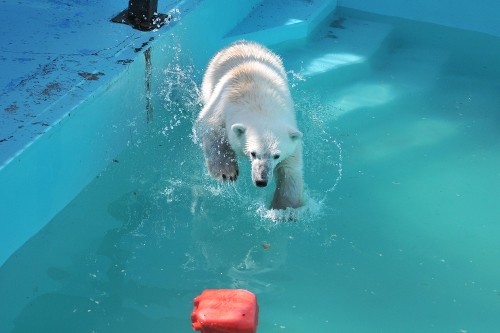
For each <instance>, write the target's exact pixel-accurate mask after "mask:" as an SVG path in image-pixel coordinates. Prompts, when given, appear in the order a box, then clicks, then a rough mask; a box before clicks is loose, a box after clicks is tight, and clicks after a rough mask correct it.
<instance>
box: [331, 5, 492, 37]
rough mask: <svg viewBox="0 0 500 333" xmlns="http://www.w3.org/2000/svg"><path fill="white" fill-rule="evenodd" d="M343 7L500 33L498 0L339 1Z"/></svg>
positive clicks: (489, 32)
mask: <svg viewBox="0 0 500 333" xmlns="http://www.w3.org/2000/svg"><path fill="white" fill-rule="evenodd" d="M338 4H339V6H342V7H348V8H352V9H358V10H362V11H366V12H371V13H376V14H382V15H388V16H396V17H401V18H405V19H410V20H415V21H421V22H428V23H436V24H440V25H444V26H449V27H453V28H459V29H464V30H472V31H476V32H482V33H487V34H490V35H494V36H500V16H499V15H498V13H499V12H500V2H498V1H496V0H480V1H464V0H460V1H456V0H442V1H434V0H421V1H403V0H384V1H366V0H339V3H338Z"/></svg>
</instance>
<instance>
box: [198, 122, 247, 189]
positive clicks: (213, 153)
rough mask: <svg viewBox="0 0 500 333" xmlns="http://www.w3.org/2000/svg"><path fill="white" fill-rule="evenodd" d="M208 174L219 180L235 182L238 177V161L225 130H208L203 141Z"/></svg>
mask: <svg viewBox="0 0 500 333" xmlns="http://www.w3.org/2000/svg"><path fill="white" fill-rule="evenodd" d="M202 145H203V153H204V155H205V162H206V165H207V168H208V172H209V173H210V175H211V176H212V177H214V178H215V179H218V180H231V181H234V180H236V178H237V177H238V161H237V157H236V154H235V152H234V151H233V149H231V146H230V145H229V141H228V140H227V136H226V134H225V131H224V130H223V129H210V130H207V131H206V132H205V133H204V135H203V139H202Z"/></svg>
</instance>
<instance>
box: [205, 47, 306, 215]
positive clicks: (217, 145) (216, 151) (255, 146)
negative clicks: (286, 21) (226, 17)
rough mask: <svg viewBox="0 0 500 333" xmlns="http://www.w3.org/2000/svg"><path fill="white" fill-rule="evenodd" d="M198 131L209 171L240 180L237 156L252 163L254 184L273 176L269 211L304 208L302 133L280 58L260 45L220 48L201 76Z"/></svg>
mask: <svg viewBox="0 0 500 333" xmlns="http://www.w3.org/2000/svg"><path fill="white" fill-rule="evenodd" d="M201 93H202V102H203V108H202V110H201V112H200V114H199V116H198V118H197V121H196V128H197V132H198V133H200V134H199V136H200V138H201V144H202V147H203V152H204V156H205V162H206V165H207V168H208V171H209V173H210V175H211V176H212V177H214V178H215V179H219V180H222V181H234V180H236V178H237V177H238V172H239V171H238V162H237V155H240V156H246V157H247V158H248V159H249V160H250V161H251V164H252V181H253V183H254V185H256V186H258V187H265V186H267V184H268V183H269V182H270V180H271V179H272V177H273V174H274V178H275V183H276V190H275V192H274V196H273V199H272V203H271V208H272V209H286V208H288V207H291V208H297V207H300V206H303V204H304V202H303V201H304V199H303V193H302V192H303V177H302V164H303V163H302V133H301V132H300V131H299V130H298V128H297V123H296V118H295V112H294V104H293V101H292V97H291V94H290V90H289V88H288V83H287V77H286V72H285V69H284V68H283V65H282V62H281V59H280V58H279V57H278V56H277V55H276V54H274V53H272V52H271V51H270V50H268V49H267V48H265V47H264V46H262V45H260V44H257V43H254V42H249V41H238V42H236V43H234V44H231V45H230V46H228V47H226V48H224V49H222V50H220V51H219V52H218V53H217V54H216V55H215V56H214V57H213V59H212V60H211V61H210V62H209V64H208V67H207V69H206V72H205V75H204V77H203V82H202V87H201Z"/></svg>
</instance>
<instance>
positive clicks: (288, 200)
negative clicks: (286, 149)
mask: <svg viewBox="0 0 500 333" xmlns="http://www.w3.org/2000/svg"><path fill="white" fill-rule="evenodd" d="M274 175H275V179H276V190H275V191H274V197H273V201H272V202H271V208H272V209H286V208H288V207H290V208H298V207H302V206H303V205H304V194H303V191H304V181H303V177H302V149H301V147H298V148H297V151H296V152H295V154H294V155H291V156H289V157H288V158H287V159H286V160H283V161H282V162H281V163H280V164H278V165H277V166H276V170H275V171H274Z"/></svg>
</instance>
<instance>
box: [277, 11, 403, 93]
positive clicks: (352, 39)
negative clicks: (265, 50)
mask: <svg viewBox="0 0 500 333" xmlns="http://www.w3.org/2000/svg"><path fill="white" fill-rule="evenodd" d="M392 29H393V27H392V26H391V25H389V24H385V23H378V22H371V21H365V20H360V19H354V18H342V17H332V18H331V20H330V21H329V22H328V21H327V22H324V23H323V26H322V27H321V28H319V30H318V31H317V32H316V33H315V35H314V36H312V38H311V39H310V40H309V41H308V42H307V43H306V44H305V45H302V46H300V47H297V48H294V49H290V50H288V51H286V52H285V53H284V54H283V58H284V60H285V65H286V67H287V70H292V71H294V72H295V73H298V74H300V75H301V76H302V77H304V78H305V79H311V78H313V77H316V76H323V75H325V74H328V75H330V74H331V79H332V83H342V82H345V81H351V80H353V79H356V78H359V77H361V76H364V75H366V73H367V72H369V70H370V60H371V58H372V57H373V56H374V55H375V54H376V53H377V52H379V51H380V50H381V48H383V46H384V45H385V41H386V39H387V38H388V36H389V35H390V33H391V31H392Z"/></svg>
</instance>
